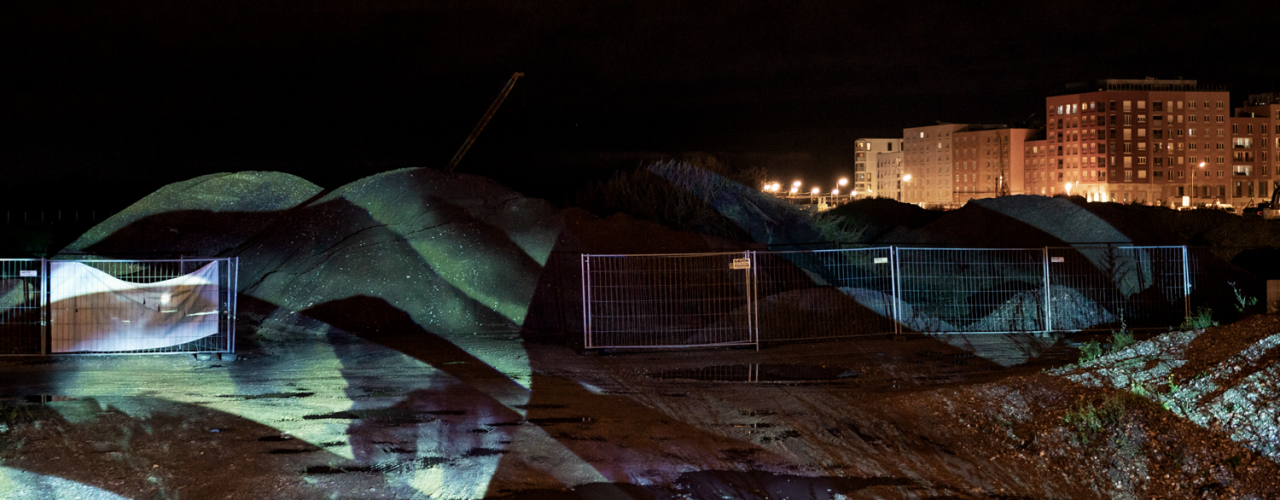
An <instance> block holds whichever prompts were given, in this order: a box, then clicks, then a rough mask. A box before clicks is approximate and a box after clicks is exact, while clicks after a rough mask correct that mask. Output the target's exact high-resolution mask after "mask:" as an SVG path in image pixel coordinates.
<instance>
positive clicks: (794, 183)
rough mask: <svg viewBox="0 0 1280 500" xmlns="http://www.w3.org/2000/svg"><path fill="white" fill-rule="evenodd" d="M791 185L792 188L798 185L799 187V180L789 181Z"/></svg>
mask: <svg viewBox="0 0 1280 500" xmlns="http://www.w3.org/2000/svg"><path fill="white" fill-rule="evenodd" d="M791 187H793V188H798V187H800V181H795V182H792V183H791Z"/></svg>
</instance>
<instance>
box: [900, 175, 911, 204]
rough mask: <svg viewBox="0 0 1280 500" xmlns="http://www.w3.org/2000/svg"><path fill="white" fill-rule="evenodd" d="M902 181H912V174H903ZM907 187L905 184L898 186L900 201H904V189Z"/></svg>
mask: <svg viewBox="0 0 1280 500" xmlns="http://www.w3.org/2000/svg"><path fill="white" fill-rule="evenodd" d="M902 182H903V183H907V182H911V174H902ZM905 187H906V186H905V185H899V186H898V201H902V191H904V190H905Z"/></svg>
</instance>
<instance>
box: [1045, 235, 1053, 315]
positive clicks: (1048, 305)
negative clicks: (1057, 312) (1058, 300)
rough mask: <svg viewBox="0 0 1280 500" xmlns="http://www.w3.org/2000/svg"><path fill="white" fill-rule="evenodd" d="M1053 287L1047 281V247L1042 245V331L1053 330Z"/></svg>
mask: <svg viewBox="0 0 1280 500" xmlns="http://www.w3.org/2000/svg"><path fill="white" fill-rule="evenodd" d="M1052 294H1053V288H1052V286H1051V285H1050V281H1049V247H1044V331H1045V332H1046V333H1048V332H1052V331H1053V302H1052V300H1050V299H1051V296H1052Z"/></svg>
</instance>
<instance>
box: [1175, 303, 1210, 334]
mask: <svg viewBox="0 0 1280 500" xmlns="http://www.w3.org/2000/svg"><path fill="white" fill-rule="evenodd" d="M1211 326H1218V322H1217V321H1214V320H1213V309H1210V308H1208V307H1205V306H1200V308H1199V309H1196V313H1195V314H1193V315H1191V316H1187V317H1186V319H1184V320H1183V321H1182V326H1180V327H1178V328H1180V329H1182V330H1184V331H1189V330H1201V329H1204V328H1209V327H1211Z"/></svg>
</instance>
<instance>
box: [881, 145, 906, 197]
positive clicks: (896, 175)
mask: <svg viewBox="0 0 1280 500" xmlns="http://www.w3.org/2000/svg"><path fill="white" fill-rule="evenodd" d="M902 154H903V153H902V150H901V148H899V150H898V151H894V152H892V153H880V154H879V155H876V187H875V193H874V195H875V196H877V197H880V198H890V199H894V200H899V201H901V200H902V174H903V172H902Z"/></svg>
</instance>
